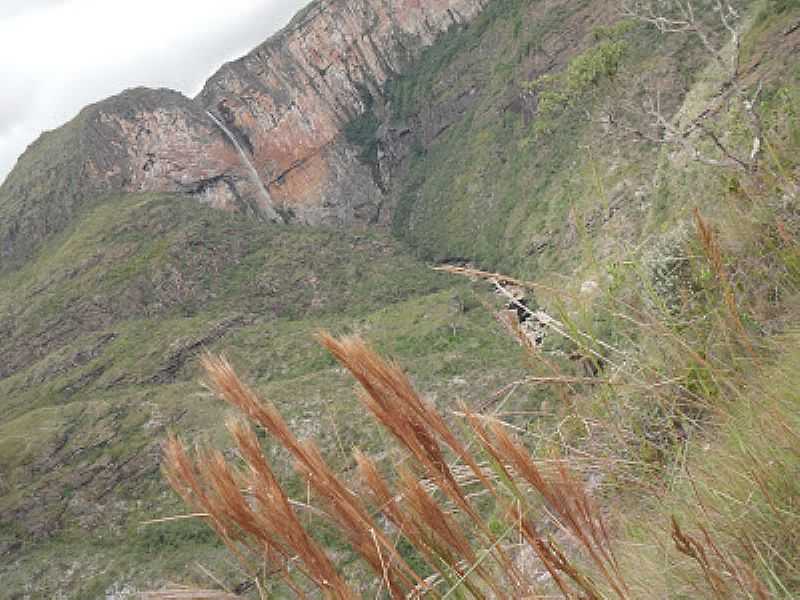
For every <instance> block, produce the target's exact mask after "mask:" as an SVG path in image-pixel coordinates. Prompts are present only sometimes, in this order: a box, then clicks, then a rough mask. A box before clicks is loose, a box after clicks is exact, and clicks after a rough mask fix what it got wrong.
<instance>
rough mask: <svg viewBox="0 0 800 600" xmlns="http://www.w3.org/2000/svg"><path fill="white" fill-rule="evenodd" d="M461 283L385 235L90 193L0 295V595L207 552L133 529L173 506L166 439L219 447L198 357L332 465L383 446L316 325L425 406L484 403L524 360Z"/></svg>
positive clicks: (79, 593)
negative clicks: (417, 386)
mask: <svg viewBox="0 0 800 600" xmlns="http://www.w3.org/2000/svg"><path fill="white" fill-rule="evenodd" d="M459 283H460V282H454V281H452V279H451V278H449V277H448V276H446V275H444V274H439V273H434V272H433V271H431V270H430V269H429V268H428V267H427V266H426V265H424V264H422V263H420V262H418V261H417V260H416V259H414V258H412V257H411V256H410V254H409V253H408V251H407V250H406V249H405V248H404V247H403V246H402V245H400V244H398V243H397V242H396V241H393V240H392V239H391V238H389V237H387V236H386V235H384V234H380V233H370V232H343V231H335V230H322V229H320V230H309V229H307V228H301V227H296V228H287V227H278V226H274V225H267V224H262V223H258V222H254V221H252V220H249V219H247V218H246V217H243V216H239V215H233V214H227V213H223V212H220V211H216V210H213V209H210V208H203V207H199V206H197V204H196V203H194V202H192V201H190V200H188V199H186V198H183V197H177V196H158V195H128V196H118V197H109V198H106V199H104V201H103V202H101V203H100V204H99V205H98V207H97V208H95V209H93V210H90V211H87V212H85V213H84V214H83V215H82V217H81V218H79V219H78V220H76V221H75V222H74V223H73V225H72V226H71V227H70V228H69V229H68V230H67V231H65V232H64V233H63V234H61V235H59V236H57V237H55V238H52V239H51V240H50V241H49V242H48V243H47V245H46V246H45V247H44V248H42V249H41V250H40V252H39V253H38V254H37V256H36V257H35V258H34V259H33V260H31V261H30V262H28V263H27V264H26V265H25V266H24V267H23V268H22V269H20V270H19V271H17V272H15V273H13V274H10V275H8V276H7V277H5V278H4V279H3V280H2V283H0V299H1V300H2V304H0V322H2V324H3V325H2V328H3V331H4V335H3V338H2V355H3V357H4V363H3V367H2V368H3V375H4V377H3V379H2V380H0V398H2V400H3V401H2V405H1V406H2V408H1V409H0V472H2V473H3V479H2V489H1V491H2V497H1V498H0V515H2V525H0V531H2V532H3V536H2V540H3V541H2V547H1V548H0V550H2V551H3V552H5V553H10V554H11V555H12V556H13V557H14V558H13V560H10V561H7V562H5V563H4V566H3V567H2V572H3V579H4V581H8V582H10V587H6V588H5V589H6V590H22V589H25V585H26V582H30V581H33V580H36V581H37V583H36V587H34V588H33V589H34V590H35V592H36V593H37V594H39V595H40V596H39V597H45V596H47V595H50V594H54V593H56V591H57V590H59V589H69V590H72V591H73V593H75V594H76V596H75V597H81V598H88V597H95V596H96V595H101V594H102V592H103V591H104V590H105V589H107V587H108V586H110V585H111V584H112V583H113V582H114V581H117V580H118V579H120V578H122V579H124V580H128V579H130V580H132V581H140V582H144V581H147V579H146V578H145V577H146V574H150V576H151V577H152V575H153V574H156V575H158V574H159V573H173V574H176V573H179V572H181V571H182V570H183V568H184V564H185V563H184V562H182V561H185V560H186V559H187V557H188V556H194V555H195V553H196V552H206V553H208V554H211V555H212V556H213V554H214V552H217V553H219V548H218V546H217V544H216V543H215V542H214V540H213V539H212V538H211V536H209V535H207V534H206V533H205V532H204V530H203V529H202V528H198V527H197V526H196V525H194V524H185V523H184V524H182V523H178V524H177V525H162V526H152V527H151V528H149V529H147V528H144V529H143V528H142V527H140V523H141V522H142V521H145V520H148V519H152V518H154V517H157V516H162V515H171V514H174V513H176V512H180V510H181V509H180V507H179V506H178V505H177V504H176V502H175V499H174V498H172V497H171V496H170V494H168V493H167V492H166V490H165V488H164V482H163V480H162V478H161V475H160V473H159V470H158V462H159V445H160V442H161V440H162V439H163V437H164V435H165V433H166V431H167V430H169V429H172V428H176V427H180V428H181V429H182V430H184V431H188V430H190V431H193V432H195V435H199V436H202V437H209V436H210V437H211V438H213V439H218V438H219V436H220V435H221V430H220V427H219V423H220V420H221V419H222V417H223V415H224V409H223V407H221V406H220V405H219V404H218V403H217V402H216V401H214V400H213V399H211V398H209V397H208V395H207V394H204V393H202V390H201V389H200V388H199V387H198V386H197V383H196V381H197V379H198V370H197V364H196V362H197V361H196V359H197V357H198V356H199V354H200V353H201V352H202V351H203V350H205V349H209V350H218V351H226V352H227V353H228V354H229V355H230V356H231V358H235V359H236V361H237V363H239V364H241V365H246V368H247V369H248V371H249V373H250V374H251V375H252V377H253V380H254V382H256V383H257V384H258V385H259V387H260V388H261V389H263V390H264V391H265V392H266V393H270V394H274V396H275V399H276V401H279V402H282V403H285V404H284V406H285V407H286V409H287V412H288V413H289V414H291V415H292V419H293V421H294V422H296V423H298V424H300V425H301V426H302V427H305V428H307V429H308V433H309V434H311V433H314V434H315V435H316V434H320V435H321V436H322V438H323V439H324V440H325V441H324V443H325V445H326V447H328V448H330V449H331V450H334V449H336V452H335V455H336V456H339V457H342V454H341V450H340V449H344V448H348V449H349V448H350V447H351V446H352V445H353V444H354V443H356V442H358V443H359V444H360V445H363V446H365V447H374V448H380V445H381V441H380V440H381V438H380V437H376V435H377V434H376V432H375V430H374V429H372V428H368V427H364V424H365V419H366V417H365V416H364V415H362V414H360V411H359V410H358V409H357V408H356V404H355V403H354V399H353V397H352V394H351V393H350V388H349V384H347V382H346V381H345V380H344V378H343V377H342V375H341V374H340V373H339V372H338V371H337V370H336V369H335V368H334V364H333V362H332V361H331V359H330V358H329V357H327V356H326V355H325V354H324V353H323V351H322V350H321V349H320V348H318V346H317V344H316V343H315V342H314V340H313V334H314V332H315V331H316V330H318V329H319V328H321V327H328V328H330V329H332V330H334V331H340V332H348V331H360V332H364V333H366V334H367V335H369V336H370V337H371V338H372V339H374V340H375V341H376V342H378V343H380V344H381V346H382V347H383V348H385V349H386V350H387V351H390V352H392V353H395V354H396V355H397V356H398V358H402V359H403V360H404V362H408V363H410V364H413V365H416V367H417V373H418V375H419V377H420V380H421V381H424V382H426V385H427V386H428V388H429V389H430V390H431V393H432V394H435V390H436V389H437V388H438V387H441V386H446V385H448V383H449V382H451V381H452V380H458V381H463V382H466V381H467V380H469V381H470V382H471V385H470V386H466V385H465V386H464V388H463V394H464V398H465V399H467V400H470V401H474V402H479V401H480V400H481V399H482V398H483V397H484V396H485V395H486V394H489V393H491V392H493V391H494V389H495V387H500V386H501V385H502V382H503V381H504V380H505V379H507V378H508V377H514V376H515V375H514V373H516V374H517V375H518V374H519V373H520V367H521V363H520V360H519V357H518V356H516V353H515V352H513V345H514V343H513V341H511V340H509V339H507V338H506V337H505V336H503V334H502V332H501V331H499V330H498V329H497V328H496V326H495V324H494V323H493V321H492V319H491V316H490V315H488V314H487V313H486V312H485V311H484V310H483V309H482V308H481V309H477V308H476V307H478V306H479V304H478V301H477V300H476V297H475V292H474V291H472V290H471V289H470V287H469V286H465V285H457V284H459ZM486 289H487V291H488V286H487V288H486ZM484 295H485V296H489V294H488V293H487V294H484ZM486 365H492V368H491V370H490V371H489V372H486V370H485V367H486ZM475 382H478V383H475ZM341 460H342V461H346V460H349V458H341ZM89 532H90V533H89ZM87 533H88V535H87ZM195 542H199V543H202V544H204V549H203V550H198V548H197V547H196V544H195ZM59 548H64V549H68V551H66V552H62V551H61V550H59ZM110 552H111V553H112V555H113V556H112V557H111V560H109V559H108V557H109V553H110ZM56 556H63V558H62V559H59V560H51V559H50V558H46V557H56ZM159 556H163V557H164V561H165V562H164V561H162V559H159V558H158V557H159ZM213 560H214V561H215V564H216V562H218V560H219V558H216V559H213ZM45 565H47V566H46V567H45ZM43 567H44V571H43V572H42V573H40V570H41V569H42V568H43ZM37 573H39V576H37ZM70 573H72V575H70ZM9 593H10V592H9ZM3 594H6V592H2V593H0V596H2V597H15V596H14V595H13V594H12V595H10V596H6V595H3Z"/></svg>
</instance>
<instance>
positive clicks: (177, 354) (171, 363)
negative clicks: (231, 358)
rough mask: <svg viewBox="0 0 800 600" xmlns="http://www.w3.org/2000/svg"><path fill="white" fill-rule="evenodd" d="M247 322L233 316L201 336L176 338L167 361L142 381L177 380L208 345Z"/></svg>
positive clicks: (242, 318) (150, 382)
mask: <svg viewBox="0 0 800 600" xmlns="http://www.w3.org/2000/svg"><path fill="white" fill-rule="evenodd" d="M246 322H247V319H246V318H245V317H243V316H237V317H232V318H229V319H225V320H224V321H222V322H220V323H218V324H217V325H215V326H214V327H212V328H211V330H210V331H209V332H208V333H206V334H205V335H203V336H201V337H199V338H189V339H181V340H176V341H175V342H173V344H172V345H171V350H170V353H169V356H168V358H167V361H166V363H165V364H164V366H163V367H161V368H160V369H159V370H158V371H157V372H156V373H155V374H154V375H152V376H151V377H149V378H148V379H147V380H146V381H144V382H141V383H149V384H154V383H156V384H163V383H171V382H173V381H175V379H176V377H177V375H178V373H179V372H180V370H181V369H182V368H183V367H184V365H185V364H186V363H187V362H188V361H189V360H190V359H192V358H193V357H195V356H197V354H198V353H199V352H200V351H202V349H203V348H205V347H206V346H208V345H210V344H212V343H214V342H215V341H217V340H218V339H220V338H222V337H223V336H224V335H225V334H226V333H228V332H229V331H230V330H231V329H233V328H235V327H240V326H241V325H244V324H245V323H246Z"/></svg>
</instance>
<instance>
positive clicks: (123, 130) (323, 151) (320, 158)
mask: <svg viewBox="0 0 800 600" xmlns="http://www.w3.org/2000/svg"><path fill="white" fill-rule="evenodd" d="M488 1H489V0H424V1H423V0H317V1H315V2H313V3H312V4H311V5H310V6H309V7H307V8H306V9H305V10H304V11H303V12H302V13H301V14H299V15H298V16H297V17H295V19H294V20H293V21H292V22H291V23H290V24H289V25H288V26H287V27H286V28H285V29H284V30H283V31H281V32H279V33H278V34H276V35H275V36H273V37H272V38H271V39H269V40H267V41H266V42H265V43H263V44H262V45H261V46H259V47H258V48H256V49H255V50H254V51H252V52H251V53H250V54H248V55H246V56H245V57H243V58H241V59H239V60H237V61H234V62H232V63H229V64H227V65H225V66H223V67H222V68H221V69H220V70H219V72H217V73H216V74H215V75H214V76H213V77H212V78H211V79H210V80H209V81H208V83H207V84H206V86H205V88H204V89H203V91H202V93H201V94H200V95H199V96H198V97H197V98H196V99H194V100H191V99H189V98H186V97H184V96H182V95H181V94H179V93H177V92H172V91H170V90H149V89H135V90H129V91H127V92H124V93H122V94H120V95H118V96H115V97H113V98H110V99H108V100H105V101H103V102H100V103H98V104H95V105H93V106H91V107H88V108H86V109H84V111H82V113H81V115H79V116H78V117H77V118H76V119H75V120H74V121H73V122H71V123H70V124H68V125H66V126H64V127H63V128H61V129H60V130H57V131H55V132H51V133H49V134H45V135H44V136H43V137H42V139H40V140H39V141H37V142H36V143H34V144H33V145H32V146H31V147H30V148H29V149H28V150H27V151H26V153H25V154H24V155H23V156H22V157H21V158H20V161H19V162H18V164H17V167H16V168H15V170H14V172H12V173H11V175H10V176H9V178H8V179H7V181H6V182H5V183H4V185H3V186H2V188H0V269H3V268H5V267H8V266H10V265H13V264H15V263H18V262H20V261H21V260H22V259H24V258H25V256H27V255H29V254H30V253H31V252H32V251H34V250H35V248H36V247H37V245H38V244H40V243H41V241H42V240H43V239H44V238H45V237H47V236H48V235H50V234H52V233H55V232H58V231H60V230H62V229H64V228H65V227H66V226H67V225H68V223H69V222H70V221H71V220H72V217H73V216H74V214H75V213H76V212H77V211H78V210H79V209H80V208H81V207H82V205H84V204H86V203H87V202H89V201H90V199H91V198H95V197H97V196H98V195H101V194H103V193H105V192H120V191H125V192H135V191H150V192H180V193H186V194H191V195H194V196H196V197H197V198H198V199H199V200H201V201H203V202H206V203H209V204H211V205H213V206H215V207H218V208H222V209H226V210H240V211H246V212H252V213H254V214H257V215H259V216H261V217H266V218H269V219H272V220H283V221H297V222H301V223H308V224H352V223H368V222H371V221H374V220H376V219H377V214H378V211H379V207H380V205H381V201H382V192H381V189H380V187H379V185H378V183H377V182H376V179H379V178H376V176H375V174H374V170H373V168H371V167H370V166H369V165H366V164H364V163H363V162H361V161H360V160H359V154H360V150H361V149H360V148H358V147H355V146H354V145H353V144H351V143H349V142H348V141H347V139H346V136H345V135H343V129H344V127H345V126H346V125H347V124H348V123H349V122H351V121H352V120H353V119H354V118H356V117H358V116H359V115H361V114H362V113H363V112H364V111H365V110H367V109H368V108H369V106H370V104H371V102H372V98H379V97H380V95H381V93H382V90H383V86H384V84H385V83H386V81H387V79H388V78H390V77H391V76H392V75H393V74H395V73H397V72H399V71H400V70H401V69H402V67H403V66H404V65H405V64H406V63H407V62H408V61H410V60H413V58H415V56H417V55H418V54H419V53H420V52H421V51H422V49H423V48H425V47H426V46H428V45H430V44H432V43H433V42H434V41H435V39H436V37H437V36H438V35H439V34H440V33H442V32H444V31H446V30H447V29H448V28H449V27H451V26H452V25H454V24H461V23H465V22H467V21H468V20H470V19H471V18H473V17H474V16H475V15H477V14H478V13H479V12H480V11H481V10H482V9H483V7H484V6H485V5H486V4H487V3H488Z"/></svg>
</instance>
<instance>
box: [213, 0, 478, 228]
mask: <svg viewBox="0 0 800 600" xmlns="http://www.w3.org/2000/svg"><path fill="white" fill-rule="evenodd" d="M486 3H487V0H437V1H433V2H421V1H420V0H357V1H355V2H340V1H325V2H317V3H315V4H313V5H312V6H311V7H310V8H309V9H308V10H307V11H306V12H305V13H304V14H302V15H301V16H299V17H298V18H296V19H295V21H294V22H292V24H290V26H289V27H287V28H286V29H285V30H284V31H283V32H282V33H280V34H279V35H278V36H276V37H275V38H273V39H271V40H269V41H268V42H266V43H265V44H263V45H262V46H260V47H258V48H256V49H255V50H254V51H253V52H251V53H250V54H248V55H247V56H245V57H244V58H242V59H240V60H238V61H236V62H233V63H230V64H228V65H225V66H224V67H223V68H222V69H220V71H219V72H218V73H216V74H215V75H214V76H213V77H212V78H211V79H210V80H209V81H208V83H207V85H206V86H205V88H204V90H203V91H202V93H201V94H200V96H199V98H198V100H199V101H200V102H201V103H202V104H203V106H205V107H206V108H208V109H209V110H210V111H212V112H213V113H214V114H216V115H217V116H218V117H219V118H220V119H221V120H222V121H223V122H224V123H225V124H226V126H227V127H229V128H230V130H231V131H232V132H234V134H235V135H236V137H237V138H238V139H239V141H240V142H241V143H242V144H243V145H245V146H246V147H247V150H248V151H249V152H250V153H252V156H253V163H254V165H255V168H256V170H257V172H258V174H259V177H260V178H261V179H262V180H263V181H264V183H265V185H266V187H267V190H268V192H269V195H270V198H271V199H272V201H273V202H274V204H275V205H276V206H277V207H279V208H281V209H283V210H285V211H286V213H287V214H291V215H293V216H294V217H295V218H297V219H299V220H300V221H302V222H306V223H321V222H332V223H342V222H345V223H347V222H352V221H354V220H355V221H368V220H371V219H374V218H375V217H376V216H377V210H378V207H379V206H380V201H381V190H380V189H379V187H378V185H377V183H376V182H375V180H374V177H373V175H372V172H371V169H370V168H369V167H368V166H365V165H364V164H363V163H362V162H360V161H359V160H358V149H357V148H353V147H352V145H350V144H348V143H347V141H346V139H345V138H344V136H342V128H343V127H344V126H345V125H346V124H347V123H348V122H349V121H350V120H351V119H353V118H354V117H357V116H358V115H360V114H362V113H363V112H364V111H365V110H366V109H367V108H369V105H370V102H371V98H373V97H379V96H381V95H382V93H383V86H384V84H385V83H386V81H387V79H388V78H389V77H391V76H392V75H393V74H397V73H398V72H399V71H400V70H401V68H402V66H403V65H404V64H406V63H407V62H408V61H409V60H411V59H413V58H414V57H415V56H416V55H418V54H419V52H420V51H421V50H422V49H423V48H424V47H426V46H428V45H430V44H432V43H433V42H434V40H435V39H436V37H437V36H438V35H439V34H440V33H442V32H443V31H446V30H447V29H448V28H449V27H451V26H452V25H454V24H462V23H465V22H467V21H469V20H470V19H471V18H473V17H474V16H475V15H476V14H477V13H479V12H480V11H481V9H482V8H483V7H484V5H485V4H486Z"/></svg>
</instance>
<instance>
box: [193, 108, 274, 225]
mask: <svg viewBox="0 0 800 600" xmlns="http://www.w3.org/2000/svg"><path fill="white" fill-rule="evenodd" d="M206 114H207V115H208V117H209V118H210V119H211V120H212V121H213V122H214V124H215V125H216V126H217V127H219V128H220V129H221V130H222V132H223V133H224V134H225V136H226V137H227V138H228V139H229V140H230V141H231V143H232V144H233V146H234V147H235V148H236V150H237V151H238V152H239V156H240V157H241V158H242V162H243V163H244V164H245V166H246V167H247V169H248V170H249V171H250V177H251V179H252V180H253V183H255V185H256V188H257V189H258V193H259V195H260V196H261V202H260V204H261V205H262V209H263V211H264V213H265V214H266V216H267V218H268V219H269V220H271V221H276V222H279V223H280V222H283V219H282V218H281V216H280V215H279V214H278V212H277V211H276V210H275V209H274V208H273V206H272V197H271V196H270V195H269V191H268V190H267V188H266V187H265V186H264V182H263V181H261V177H259V175H258V171H257V170H256V168H255V166H253V162H252V161H251V160H250V157H249V156H248V155H247V152H245V151H244V148H242V145H241V144H240V143H239V140H237V139H236V136H235V135H233V132H232V131H231V130H230V129H228V128H227V127H226V126H225V124H224V123H223V122H222V121H220V120H219V119H218V118H217V117H216V116H214V114H213V113H212V112H211V111H208V110H207V111H206Z"/></svg>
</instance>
